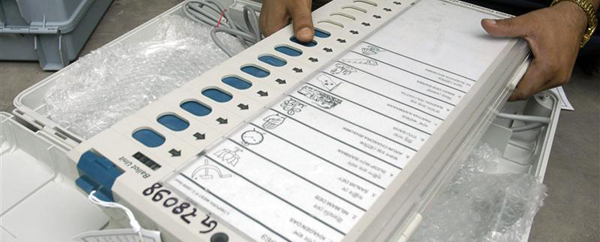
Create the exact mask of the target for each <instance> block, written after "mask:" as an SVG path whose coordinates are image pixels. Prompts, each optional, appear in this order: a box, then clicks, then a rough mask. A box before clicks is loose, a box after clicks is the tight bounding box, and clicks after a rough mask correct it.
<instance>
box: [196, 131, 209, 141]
mask: <svg viewBox="0 0 600 242" xmlns="http://www.w3.org/2000/svg"><path fill="white" fill-rule="evenodd" d="M194 138H196V140H203V139H205V138H206V134H201V133H198V132H196V133H195V134H194Z"/></svg>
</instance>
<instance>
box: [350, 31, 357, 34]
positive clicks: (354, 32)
mask: <svg viewBox="0 0 600 242" xmlns="http://www.w3.org/2000/svg"><path fill="white" fill-rule="evenodd" d="M350 33H352V34H358V31H356V30H350Z"/></svg>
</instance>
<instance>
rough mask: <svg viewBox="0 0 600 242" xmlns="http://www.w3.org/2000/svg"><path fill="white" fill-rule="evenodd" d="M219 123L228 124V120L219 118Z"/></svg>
mask: <svg viewBox="0 0 600 242" xmlns="http://www.w3.org/2000/svg"><path fill="white" fill-rule="evenodd" d="M217 122H219V124H227V119H226V118H218V119H217Z"/></svg>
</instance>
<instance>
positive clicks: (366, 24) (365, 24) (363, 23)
mask: <svg viewBox="0 0 600 242" xmlns="http://www.w3.org/2000/svg"><path fill="white" fill-rule="evenodd" d="M362 25H364V26H367V27H368V26H371V24H370V23H367V22H362Z"/></svg>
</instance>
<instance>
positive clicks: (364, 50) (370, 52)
mask: <svg viewBox="0 0 600 242" xmlns="http://www.w3.org/2000/svg"><path fill="white" fill-rule="evenodd" d="M361 52H362V53H363V55H375V54H379V52H383V50H382V49H380V48H377V47H375V46H372V45H367V47H364V48H362V49H361Z"/></svg>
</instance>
